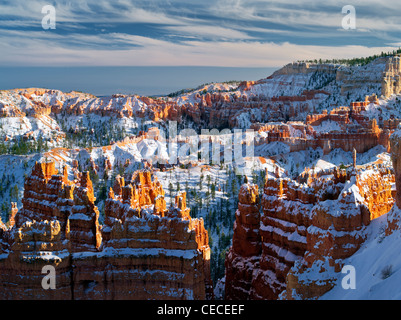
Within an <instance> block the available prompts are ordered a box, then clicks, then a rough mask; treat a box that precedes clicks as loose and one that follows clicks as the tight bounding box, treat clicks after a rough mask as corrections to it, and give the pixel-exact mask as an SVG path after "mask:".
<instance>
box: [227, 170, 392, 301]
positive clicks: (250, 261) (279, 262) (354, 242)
mask: <svg viewBox="0 0 401 320" xmlns="http://www.w3.org/2000/svg"><path fill="white" fill-rule="evenodd" d="M351 169H352V170H349V171H348V172H346V171H345V170H338V168H335V169H333V170H331V172H328V171H325V172H324V175H323V176H322V177H320V176H319V175H317V174H314V173H313V174H309V175H308V176H306V175H303V176H301V177H300V180H302V181H304V182H302V183H298V182H295V181H293V180H290V179H288V178H287V179H281V178H269V179H267V180H266V183H265V186H264V192H263V195H262V202H261V203H262V211H263V214H262V215H261V217H260V225H259V229H258V228H257V223H256V221H255V225H253V226H252V227H250V226H246V227H245V228H238V222H237V221H236V225H235V226H234V236H233V246H232V247H231V248H230V251H229V253H228V254H227V256H226V298H228V299H277V298H279V296H280V297H281V298H282V299H294V298H297V299H299V298H301V299H304V298H316V297H318V296H320V295H322V294H323V293H324V292H327V290H330V289H331V288H332V286H333V285H334V283H335V280H336V279H333V277H332V276H331V275H332V273H330V272H328V269H330V268H331V269H333V270H335V271H336V272H339V271H340V270H341V261H342V259H344V258H347V257H349V256H350V255H352V254H353V253H355V252H356V251H357V250H358V249H359V247H360V245H361V244H362V243H363V241H364V240H365V239H366V234H365V229H366V226H367V225H368V224H369V223H370V221H371V220H372V219H374V218H376V217H379V216H381V215H383V214H385V213H387V212H388V210H390V208H391V206H392V203H393V198H392V192H391V189H392V187H391V185H392V181H393V180H394V178H393V175H392V174H391V172H390V171H389V170H387V169H386V168H385V167H383V168H380V167H379V169H378V170H373V169H372V168H369V167H365V168H360V167H358V168H357V172H355V169H354V168H351ZM330 174H331V177H330ZM247 187H248V186H247V185H244V186H243V188H247ZM255 205H256V204H255ZM241 207H242V202H241V199H240V204H239V212H241V211H242V210H241ZM242 229H245V230H246V232H243V231H242ZM250 230H252V232H250ZM253 235H258V236H260V238H259V239H260V240H259V241H256V240H253V241H255V246H254V247H255V248H256V247H257V248H261V251H257V250H256V251H252V250H251V248H252V247H251V246H248V245H247V243H249V242H250V241H251V240H252V239H256V238H255V237H253ZM235 239H241V240H242V241H241V242H240V243H242V244H243V246H247V248H248V249H245V250H242V251H241V246H238V245H235V242H234V240H235ZM256 244H257V245H256ZM243 251H245V253H246V252H250V253H251V252H252V256H251V257H248V256H247V255H246V254H245V253H244V252H243ZM309 270H320V271H319V272H317V273H316V274H320V275H321V277H320V278H319V279H315V278H313V276H310V275H309ZM311 277H312V278H311ZM227 280H229V281H227Z"/></svg>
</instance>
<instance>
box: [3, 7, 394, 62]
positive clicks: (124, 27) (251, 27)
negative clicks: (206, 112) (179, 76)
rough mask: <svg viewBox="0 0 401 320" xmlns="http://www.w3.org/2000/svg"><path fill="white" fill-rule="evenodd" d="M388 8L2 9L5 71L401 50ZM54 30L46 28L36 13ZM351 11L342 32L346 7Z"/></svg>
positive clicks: (288, 58) (285, 59)
mask: <svg viewBox="0 0 401 320" xmlns="http://www.w3.org/2000/svg"><path fill="white" fill-rule="evenodd" d="M396 2H397V1H394V0H391V1H390V0H381V1H378V0H363V1H362V0H359V1H352V2H344V1H337V0H326V1H310V0H281V1H274V0H218V1H210V0H197V1H193V0H163V1H162V0H150V1H148V0H147V1H137V0H116V1H105V0H76V1H63V0H57V1H50V0H49V1H46V0H45V1H42V0H29V1H28V0H26V1H23V0H1V1H0V43H1V45H0V67H1V66H3V67H4V66H224V67H277V66H282V65H284V64H286V63H288V62H291V61H294V60H298V59H315V58H323V59H324V58H340V57H358V56H368V55H371V54H375V53H380V52H381V51H389V50H392V49H394V48H398V47H399V46H400V45H401V39H400V34H401V33H400V31H401V19H400V18H399V17H400V16H401V6H400V5H398V4H397V3H396ZM45 5H53V6H54V7H55V9H56V29H55V30H51V29H49V30H44V29H43V28H42V19H43V17H44V16H45V14H42V7H43V6H45ZM345 5H353V6H354V7H355V9H356V29H355V30H345V29H343V28H342V20H343V18H344V16H345V14H343V13H342V7H343V6H345Z"/></svg>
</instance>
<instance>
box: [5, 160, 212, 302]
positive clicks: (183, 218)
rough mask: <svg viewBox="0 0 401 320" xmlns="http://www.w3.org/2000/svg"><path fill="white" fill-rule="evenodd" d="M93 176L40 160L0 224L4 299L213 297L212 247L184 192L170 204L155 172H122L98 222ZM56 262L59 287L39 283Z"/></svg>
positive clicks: (201, 222)
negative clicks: (73, 175)
mask: <svg viewBox="0 0 401 320" xmlns="http://www.w3.org/2000/svg"><path fill="white" fill-rule="evenodd" d="M94 201H95V198H94V192H93V186H92V182H91V180H90V178H89V175H88V173H82V174H80V177H79V179H78V180H75V181H69V180H68V177H67V171H66V170H64V172H63V174H58V172H57V170H56V169H55V166H54V163H36V164H35V166H34V168H33V170H32V174H31V176H29V177H27V179H26V182H25V191H24V199H23V208H22V209H21V210H20V211H19V212H18V213H17V214H16V216H15V225H14V226H13V227H11V228H9V229H7V228H5V226H4V225H3V227H2V225H0V227H1V229H0V240H1V241H0V274H1V276H0V297H1V298H2V299H206V298H211V297H212V286H211V280H210V268H209V261H210V247H209V245H208V234H207V231H206V230H205V228H204V225H203V220H202V219H192V218H191V217H190V214H189V208H187V207H186V199H185V193H182V194H179V195H178V196H177V198H176V203H175V205H173V206H171V207H170V208H168V209H167V208H166V203H165V201H164V191H163V189H162V187H161V184H160V183H159V182H158V181H157V180H156V178H155V177H154V176H153V175H152V174H151V172H150V171H140V172H136V173H135V174H134V175H133V176H132V179H131V180H130V181H124V179H123V178H122V177H117V179H116V183H115V187H114V191H113V190H110V192H109V198H108V199H107V200H106V208H105V215H106V217H105V225H100V224H99V222H98V217H99V211H98V209H97V207H96V206H95V205H94ZM46 265H51V266H53V267H55V271H56V289H48V290H45V289H43V288H42V285H41V283H42V279H43V277H44V276H45V275H44V274H43V273H42V268H43V267H44V266H46Z"/></svg>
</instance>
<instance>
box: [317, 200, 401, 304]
mask: <svg viewBox="0 0 401 320" xmlns="http://www.w3.org/2000/svg"><path fill="white" fill-rule="evenodd" d="M392 211H395V212H397V214H398V215H399V216H401V211H400V210H399V209H398V208H397V207H396V206H394V207H393V209H392ZM386 226H387V215H383V216H381V217H379V218H377V219H375V220H373V221H372V222H371V224H370V225H369V226H368V228H367V229H368V239H367V240H366V242H365V243H364V244H363V245H362V247H361V248H360V249H359V250H358V251H357V252H356V253H355V254H353V255H352V256H351V257H350V258H348V259H345V260H344V264H345V265H347V266H352V267H353V268H354V271H355V289H352V288H348V287H347V286H345V288H344V287H343V286H342V282H343V281H344V282H348V281H349V280H348V279H345V280H344V277H345V276H346V275H348V274H350V273H349V272H345V273H344V274H340V275H338V280H337V283H336V286H335V287H334V288H333V289H332V290H330V291H329V292H327V293H326V294H324V295H323V296H322V297H321V298H320V299H321V300H400V299H401V290H400V283H401V256H400V254H399V250H400V246H401V231H400V230H396V231H394V232H393V233H392V234H391V235H388V236H386V235H385V229H386Z"/></svg>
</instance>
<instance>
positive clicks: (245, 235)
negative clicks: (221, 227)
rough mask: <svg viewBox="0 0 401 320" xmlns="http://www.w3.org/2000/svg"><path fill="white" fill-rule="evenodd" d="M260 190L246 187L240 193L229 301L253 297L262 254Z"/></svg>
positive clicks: (228, 262) (230, 257) (229, 261)
mask: <svg viewBox="0 0 401 320" xmlns="http://www.w3.org/2000/svg"><path fill="white" fill-rule="evenodd" d="M259 224H260V213H259V192H258V186H257V185H254V184H244V185H242V187H241V189H240V191H239V204H238V210H237V211H236V213H235V222H234V236H233V245H232V247H231V248H230V250H229V251H228V254H227V258H226V262H225V265H226V283H228V284H229V286H226V292H225V294H226V298H227V299H239V300H245V299H248V298H249V297H250V293H251V292H250V291H251V288H252V272H253V270H254V267H255V265H256V264H258V260H259V255H260V252H261V239H260V232H259Z"/></svg>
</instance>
